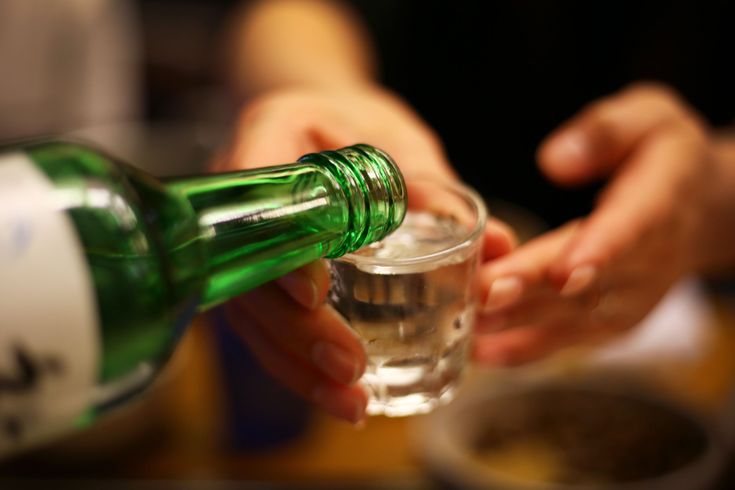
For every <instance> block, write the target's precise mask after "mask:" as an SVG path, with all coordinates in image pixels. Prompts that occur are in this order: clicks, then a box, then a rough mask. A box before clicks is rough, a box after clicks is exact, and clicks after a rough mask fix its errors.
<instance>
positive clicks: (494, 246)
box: [483, 218, 518, 260]
mask: <svg viewBox="0 0 735 490" xmlns="http://www.w3.org/2000/svg"><path fill="white" fill-rule="evenodd" d="M483 242H484V243H483V256H484V258H485V259H486V260H492V259H494V258H497V257H501V256H503V255H505V254H507V253H509V252H511V251H512V250H513V249H515V248H516V247H517V246H518V238H517V236H516V234H515V231H513V229H512V228H511V227H510V226H508V225H507V224H505V223H503V222H502V221H500V220H498V219H495V218H490V219H488V222H487V224H486V225H485V233H484V240H483Z"/></svg>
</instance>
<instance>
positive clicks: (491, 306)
mask: <svg viewBox="0 0 735 490" xmlns="http://www.w3.org/2000/svg"><path fill="white" fill-rule="evenodd" d="M522 292H523V281H521V279H520V278H519V277H515V276H512V277H503V278H500V279H496V280H494V281H493V283H492V284H491V285H490V291H489V292H488V294H487V299H486V300H485V307H484V310H485V311H492V310H497V309H499V308H504V307H506V306H510V305H511V304H513V303H514V302H516V301H517V300H518V298H520V297H521V293H522Z"/></svg>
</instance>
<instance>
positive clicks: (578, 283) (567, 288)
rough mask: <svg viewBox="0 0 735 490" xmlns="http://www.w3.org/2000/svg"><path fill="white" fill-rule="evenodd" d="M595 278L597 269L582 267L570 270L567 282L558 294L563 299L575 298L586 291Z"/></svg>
mask: <svg viewBox="0 0 735 490" xmlns="http://www.w3.org/2000/svg"><path fill="white" fill-rule="evenodd" d="M596 278H597V268H596V267H594V266H591V265H582V266H579V267H575V268H574V269H572V272H571V274H569V277H568V278H567V281H566V282H565V283H564V286H562V288H561V290H560V291H559V293H560V294H561V295H562V296H564V297H569V296H576V295H577V294H579V293H581V292H582V291H584V290H585V289H587V288H588V287H589V286H590V285H591V284H592V283H593V282H594V280H595V279H596Z"/></svg>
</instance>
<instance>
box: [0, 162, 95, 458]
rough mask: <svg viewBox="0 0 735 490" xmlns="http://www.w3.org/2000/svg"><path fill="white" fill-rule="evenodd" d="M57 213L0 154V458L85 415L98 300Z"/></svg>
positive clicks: (47, 185)
mask: <svg viewBox="0 0 735 490" xmlns="http://www.w3.org/2000/svg"><path fill="white" fill-rule="evenodd" d="M64 210H65V205H64V203H63V202H60V201H59V195H58V193H56V194H55V193H54V187H53V185H52V183H51V181H50V180H49V179H48V178H47V177H46V176H45V175H44V174H43V173H42V172H41V171H40V170H39V169H38V168H36V166H35V165H34V164H33V162H32V161H31V160H30V158H28V157H27V156H26V155H25V154H23V153H10V154H0V456H2V455H3V454H5V453H8V452H13V451H16V450H18V449H21V448H24V447H26V446H29V445H32V444H34V443H36V442H38V441H40V440H43V439H48V438H50V437H52V436H53V435H55V434H58V433H60V432H62V431H64V430H68V429H69V428H71V427H72V426H73V423H74V421H75V419H77V418H78V417H79V416H80V415H82V414H83V413H84V411H85V410H86V409H87V408H89V406H90V399H91V395H92V390H93V389H94V385H95V381H96V378H97V375H98V366H99V356H100V351H101V341H100V338H99V330H98V321H97V312H96V305H95V295H94V289H93V284H92V278H91V274H90V271H89V267H88V265H87V263H86V260H85V258H84V256H83V254H82V248H81V245H80V242H79V238H78V237H77V234H76V231H75V229H74V227H73V225H72V222H71V219H70V218H69V216H68V215H67V214H66V213H65V212H64Z"/></svg>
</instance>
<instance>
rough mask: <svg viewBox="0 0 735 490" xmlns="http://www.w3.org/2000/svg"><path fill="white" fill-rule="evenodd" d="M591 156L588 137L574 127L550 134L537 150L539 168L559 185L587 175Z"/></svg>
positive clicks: (578, 180)
mask: <svg viewBox="0 0 735 490" xmlns="http://www.w3.org/2000/svg"><path fill="white" fill-rule="evenodd" d="M591 158H592V148H591V145H590V142H589V139H588V138H587V137H586V135H585V134H584V132H582V131H581V130H579V129H576V128H568V129H564V130H562V131H560V132H558V133H556V134H554V135H552V136H551V137H549V138H548V139H547V140H546V141H545V142H544V143H542V145H541V146H540V147H539V150H538V152H537V160H538V164H539V167H541V170H542V171H543V172H544V173H545V174H546V175H547V176H548V177H549V178H550V179H551V180H553V181H554V182H556V183H557V184H561V185H574V184H576V183H579V182H580V181H583V180H584V179H585V178H587V177H589V174H590V172H591V170H592V169H591V168H590V159H591Z"/></svg>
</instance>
